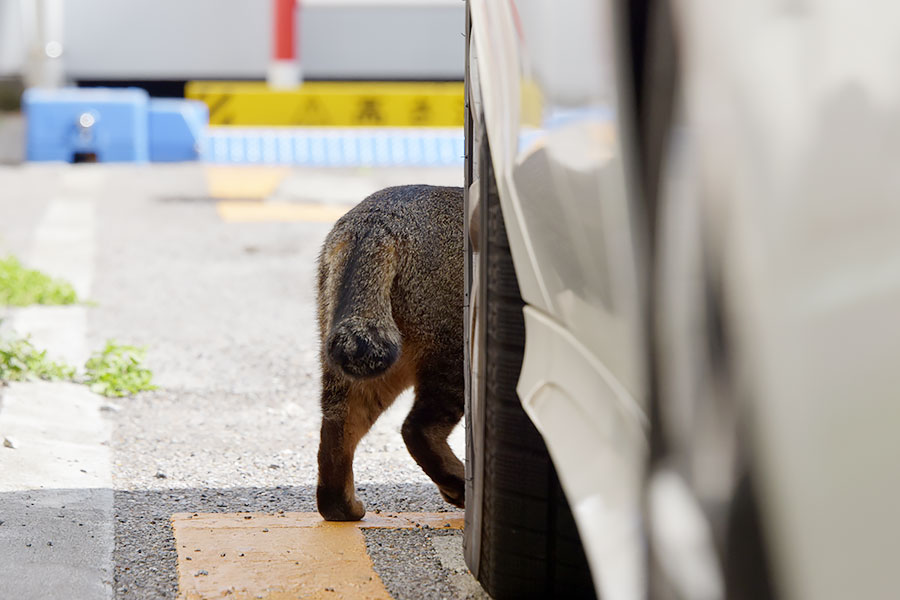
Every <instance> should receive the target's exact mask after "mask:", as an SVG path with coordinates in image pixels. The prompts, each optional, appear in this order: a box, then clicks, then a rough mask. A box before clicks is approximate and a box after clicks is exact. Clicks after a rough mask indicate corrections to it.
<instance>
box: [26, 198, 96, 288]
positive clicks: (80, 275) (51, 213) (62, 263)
mask: <svg viewBox="0 0 900 600" xmlns="http://www.w3.org/2000/svg"><path fill="white" fill-rule="evenodd" d="M28 263H29V266H31V267H32V268H35V269H39V270H41V271H44V272H45V273H47V274H49V275H52V276H53V277H61V278H64V279H66V280H68V281H69V283H71V284H72V286H73V287H74V288H75V291H76V292H77V293H78V296H79V297H80V298H82V299H86V298H87V296H88V294H89V293H90V290H91V284H92V283H93V274H94V269H93V267H94V203H93V202H91V201H90V200H82V199H75V198H58V199H56V200H53V201H52V202H51V203H50V205H49V206H48V207H47V212H46V214H45V215H44V218H43V219H42V221H41V223H40V224H39V225H38V228H37V230H36V231H35V236H34V248H33V250H32V252H31V257H30V260H29V261H28Z"/></svg>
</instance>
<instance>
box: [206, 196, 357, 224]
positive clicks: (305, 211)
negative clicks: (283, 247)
mask: <svg viewBox="0 0 900 600" xmlns="http://www.w3.org/2000/svg"><path fill="white" fill-rule="evenodd" d="M351 208H352V207H351V206H346V205H334V204H294V203H291V202H240V201H224V202H219V203H218V204H216V210H217V211H218V213H219V217H220V218H221V219H222V220H223V221H225V222H226V223H296V222H312V223H333V222H334V221H337V220H338V219H340V218H341V217H342V216H344V213H346V212H347V211H348V210H350V209H351Z"/></svg>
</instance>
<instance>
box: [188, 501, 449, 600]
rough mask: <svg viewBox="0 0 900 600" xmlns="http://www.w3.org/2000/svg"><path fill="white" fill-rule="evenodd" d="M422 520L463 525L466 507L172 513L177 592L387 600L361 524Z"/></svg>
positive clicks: (199, 599)
mask: <svg viewBox="0 0 900 600" xmlns="http://www.w3.org/2000/svg"><path fill="white" fill-rule="evenodd" d="M425 526H428V527H432V528H441V529H461V528H462V526H463V513H382V514H374V513H367V514H366V517H365V518H364V519H363V520H362V521H358V522H350V523H329V522H326V521H323V520H322V517H320V516H319V514H318V513H281V514H276V515H271V514H259V513H234V514H198V513H193V514H188V513H179V514H175V515H172V529H173V531H174V533H175V546H176V549H177V552H178V598H179V599H180V600H208V599H212V598H228V599H241V600H242V599H245V598H265V599H266V600H282V599H287V598H290V599H292V600H293V599H295V598H310V599H346V600H355V599H359V598H366V599H372V600H380V599H385V600H389V599H390V595H389V594H388V593H387V590H386V589H385V587H384V584H383V583H382V581H381V578H380V577H378V574H377V573H376V572H375V570H374V568H373V566H372V560H371V559H370V558H369V555H368V554H367V553H366V542H365V538H364V537H363V534H362V531H361V530H362V529H365V528H392V529H412V528H416V527H425Z"/></svg>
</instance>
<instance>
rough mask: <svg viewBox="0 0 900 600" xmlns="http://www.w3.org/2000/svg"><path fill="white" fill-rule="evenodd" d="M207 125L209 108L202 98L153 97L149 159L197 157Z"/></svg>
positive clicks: (188, 158)
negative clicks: (199, 99)
mask: <svg viewBox="0 0 900 600" xmlns="http://www.w3.org/2000/svg"><path fill="white" fill-rule="evenodd" d="M208 125H209V108H208V107H207V106H206V104H205V103H203V102H199V101H197V100H180V99H158V100H157V99H154V100H150V160H151V161H153V162H175V161H185V160H197V159H198V158H200V148H201V144H202V142H203V136H204V135H205V134H206V128H207V126H208Z"/></svg>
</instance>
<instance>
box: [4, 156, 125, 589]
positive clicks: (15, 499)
mask: <svg viewBox="0 0 900 600" xmlns="http://www.w3.org/2000/svg"><path fill="white" fill-rule="evenodd" d="M103 177H104V173H103V172H102V171H100V170H95V169H86V170H81V169H66V170H65V171H63V174H62V183H63V190H64V193H65V194H67V196H66V197H62V198H59V199H56V200H54V201H52V202H51V203H50V205H49V206H48V208H47V212H46V214H45V215H44V218H43V219H42V221H41V222H40V224H39V225H38V227H37V229H36V231H35V237H34V248H33V250H32V252H31V255H30V257H29V259H30V260H28V261H27V264H28V265H29V266H31V267H33V268H37V269H40V270H42V271H44V272H46V273H48V274H50V275H53V276H55V277H61V278H64V279H66V280H68V281H69V282H71V283H72V284H73V286H74V287H75V290H76V292H77V293H78V295H79V297H81V298H82V299H87V298H88V297H89V296H88V295H89V293H90V289H91V284H92V282H93V273H94V271H93V266H94V252H95V242H94V233H95V231H94V229H95V223H94V222H95V217H94V211H95V205H94V203H93V202H92V201H91V200H90V199H89V197H90V195H91V194H92V193H93V192H95V191H96V188H97V187H98V186H99V185H100V183H101V182H102V180H103ZM12 328H13V329H14V330H15V331H16V332H17V333H19V334H23V335H29V334H30V335H31V337H32V341H33V342H34V344H35V345H36V346H38V347H39V348H43V349H46V350H47V351H48V354H49V355H50V356H51V357H53V358H54V359H56V360H60V359H62V360H65V361H66V362H68V363H70V364H73V365H76V366H81V365H83V363H84V360H85V358H86V355H87V349H86V347H85V346H86V341H85V339H86V333H87V316H86V309H85V307H83V306H60V307H52V306H40V307H29V308H25V309H19V310H16V311H14V312H13V319H12ZM0 394H2V398H0V437H6V438H11V439H13V440H15V443H14V444H12V446H13V447H12V448H9V447H3V446H0V473H2V474H3V475H2V478H0V521H2V523H0V598H17V599H22V600H28V599H31V598H34V599H39V598H79V599H84V600H108V599H109V598H112V580H113V562H112V553H113V544H114V535H115V532H114V527H113V515H114V506H113V500H114V497H113V489H112V468H111V459H110V451H109V439H110V427H111V426H110V424H109V422H108V421H107V420H106V419H105V418H104V417H103V415H102V413H101V411H100V407H101V406H102V404H103V402H104V400H103V399H102V398H101V397H99V396H97V395H95V394H92V393H91V392H90V391H89V390H87V389H86V388H85V387H84V386H80V385H76V384H71V383H47V382H29V383H13V384H11V385H10V386H9V387H7V388H6V389H5V390H0Z"/></svg>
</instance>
